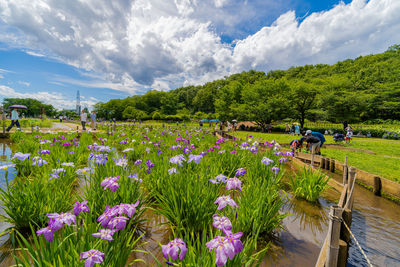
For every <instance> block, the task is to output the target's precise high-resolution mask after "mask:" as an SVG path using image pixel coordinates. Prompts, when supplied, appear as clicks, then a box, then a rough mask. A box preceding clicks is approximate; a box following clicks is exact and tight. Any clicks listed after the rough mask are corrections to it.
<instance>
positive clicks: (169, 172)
mask: <svg viewBox="0 0 400 267" xmlns="http://www.w3.org/2000/svg"><path fill="white" fill-rule="evenodd" d="M173 173H178V171H177V170H176V168H171V169H169V170H168V174H169V175H171V174H173Z"/></svg>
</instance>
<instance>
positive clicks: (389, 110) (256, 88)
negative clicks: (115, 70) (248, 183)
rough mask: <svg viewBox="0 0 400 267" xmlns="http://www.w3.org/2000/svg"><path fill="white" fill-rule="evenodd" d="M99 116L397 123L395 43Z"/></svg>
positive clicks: (153, 94) (135, 102)
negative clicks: (375, 50)
mask: <svg viewBox="0 0 400 267" xmlns="http://www.w3.org/2000/svg"><path fill="white" fill-rule="evenodd" d="M95 110H96V112H97V114H98V117H102V118H106V119H111V118H116V119H117V120H122V119H142V120H145V119H156V120H162V119H165V120H188V119H191V118H192V119H193V118H195V119H200V118H219V119H221V120H232V119H237V120H241V121H255V122H256V123H257V124H258V125H259V126H261V127H264V126H265V125H266V124H268V123H270V122H272V121H279V120H282V119H288V118H289V119H293V120H296V121H298V122H300V124H301V125H302V126H303V124H304V121H305V120H306V119H308V120H310V121H321V120H323V121H331V122H343V121H347V122H349V123H350V122H351V123H353V122H363V121H367V120H376V119H381V120H399V119H400V45H393V46H391V47H390V48H389V49H388V50H387V51H386V52H384V53H381V54H376V55H368V56H360V57H358V58H356V59H354V60H353V59H347V60H345V61H340V62H338V63H336V64H334V65H327V64H317V65H305V66H301V67H292V68H290V69H288V70H274V71H270V72H268V73H267V74H266V73H264V72H262V71H255V70H250V71H248V72H242V73H237V74H233V75H230V76H228V77H224V78H223V79H220V80H215V81H212V82H208V83H206V84H204V85H200V86H185V87H180V88H177V89H175V90H172V91H169V92H159V91H156V90H151V91H149V92H147V93H146V94H144V95H135V96H132V97H127V98H125V99H112V100H110V101H108V102H106V103H97V104H96V105H95Z"/></svg>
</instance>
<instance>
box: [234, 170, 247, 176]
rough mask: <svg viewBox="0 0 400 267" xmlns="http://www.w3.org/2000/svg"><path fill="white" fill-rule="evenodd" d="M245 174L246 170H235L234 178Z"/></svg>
mask: <svg viewBox="0 0 400 267" xmlns="http://www.w3.org/2000/svg"><path fill="white" fill-rule="evenodd" d="M245 174H246V170H245V169H244V168H239V169H237V170H236V176H239V177H241V176H244V175H245Z"/></svg>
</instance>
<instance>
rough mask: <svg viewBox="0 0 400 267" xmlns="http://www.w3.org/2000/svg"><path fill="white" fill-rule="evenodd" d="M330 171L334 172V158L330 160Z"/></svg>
mask: <svg viewBox="0 0 400 267" xmlns="http://www.w3.org/2000/svg"><path fill="white" fill-rule="evenodd" d="M330 171H331V172H335V160H334V159H332V160H331V170H330Z"/></svg>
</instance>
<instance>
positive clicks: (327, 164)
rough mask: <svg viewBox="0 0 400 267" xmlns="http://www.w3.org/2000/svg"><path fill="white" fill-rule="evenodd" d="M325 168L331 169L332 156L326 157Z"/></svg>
mask: <svg viewBox="0 0 400 267" xmlns="http://www.w3.org/2000/svg"><path fill="white" fill-rule="evenodd" d="M325 169H326V170H330V169H331V159H330V158H326V159H325Z"/></svg>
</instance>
